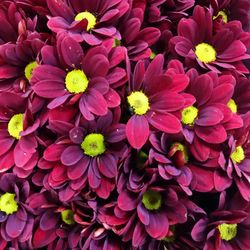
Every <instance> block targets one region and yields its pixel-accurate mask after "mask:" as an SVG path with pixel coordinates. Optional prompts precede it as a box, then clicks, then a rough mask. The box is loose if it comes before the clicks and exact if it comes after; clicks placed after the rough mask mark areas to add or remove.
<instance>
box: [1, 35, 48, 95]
mask: <svg viewBox="0 0 250 250" xmlns="http://www.w3.org/2000/svg"><path fill="white" fill-rule="evenodd" d="M41 39H42V37H41V36H40V34H38V33H33V34H32V35H29V36H28V38H27V40H25V41H23V42H20V43H18V44H11V43H6V44H3V45H1V46H0V56H1V58H2V60H1V63H0V81H1V84H0V89H1V90H2V91H12V92H27V91H28V90H29V81H30V79H31V77H32V73H33V70H34V68H36V67H37V66H38V64H39V59H38V55H39V53H40V52H41V48H42V47H43V46H44V42H43V41H42V40H41Z"/></svg>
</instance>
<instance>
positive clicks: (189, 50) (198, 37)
mask: <svg viewBox="0 0 250 250" xmlns="http://www.w3.org/2000/svg"><path fill="white" fill-rule="evenodd" d="M200 27H202V28H200ZM177 31H178V36H175V37H173V38H171V40H170V43H169V45H170V49H171V50H172V52H173V53H175V54H177V55H179V56H181V57H184V58H185V62H186V64H187V65H188V66H194V65H196V66H197V65H199V66H200V67H201V68H202V69H206V70H211V71H214V72H217V73H220V72H221V71H222V70H223V69H229V70H235V71H237V72H238V73H243V74H244V73H249V71H248V69H247V68H246V67H245V66H244V64H243V60H244V59H249V58H250V55H249V54H247V48H248V46H249V39H250V35H249V33H247V32H244V31H243V30H242V27H241V23H240V22H237V21H232V22H229V23H227V24H224V25H223V26H221V28H220V29H219V30H216V31H214V27H213V17H212V14H211V12H210V11H208V10H206V9H205V8H203V7H201V6H196V7H195V8H194V12H193V16H192V17H190V18H188V19H184V18H183V19H182V20H181V21H180V22H179V24H178V30H177Z"/></svg>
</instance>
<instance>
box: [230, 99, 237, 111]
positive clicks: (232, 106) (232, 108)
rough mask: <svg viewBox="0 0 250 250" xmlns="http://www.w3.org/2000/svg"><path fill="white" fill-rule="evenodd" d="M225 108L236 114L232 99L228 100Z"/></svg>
mask: <svg viewBox="0 0 250 250" xmlns="http://www.w3.org/2000/svg"><path fill="white" fill-rule="evenodd" d="M227 106H228V107H229V108H230V109H231V111H232V112H233V113H237V110H238V107H237V104H236V103H235V101H234V100H233V99H230V100H229V102H228V103H227Z"/></svg>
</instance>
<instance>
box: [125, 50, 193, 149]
mask: <svg viewBox="0 0 250 250" xmlns="http://www.w3.org/2000/svg"><path fill="white" fill-rule="evenodd" d="M163 62H164V59H163V56H162V55H158V56H156V57H155V59H154V60H153V61H152V62H151V63H150V64H149V65H148V67H147V68H146V69H145V65H144V62H143V61H140V62H138V63H137V65H136V67H135V70H134V75H133V78H132V80H131V84H130V89H129V94H128V96H127V102H128V104H129V108H130V110H131V112H132V114H133V115H132V117H131V118H130V119H129V121H128V123H127V125H126V135H127V138H128V141H129V143H130V145H131V146H132V147H134V148H137V149H139V148H141V147H142V146H143V145H144V144H145V143H146V141H147V139H148V136H149V132H150V130H151V127H152V128H154V129H156V130H158V131H163V132H166V133H178V132H180V130H181V124H180V121H179V120H178V118H177V117H176V116H175V115H173V114H172V113H174V112H178V111H180V110H181V109H182V108H183V107H184V105H185V98H184V97H183V96H182V95H181V94H179V92H181V91H182V90H183V89H184V88H185V87H186V86H187V85H188V82H189V79H188V77H187V76H185V75H178V77H176V78H170V76H167V75H163V71H162V66H163ZM180 79H181V80H180ZM177 82H178V85H177Z"/></svg>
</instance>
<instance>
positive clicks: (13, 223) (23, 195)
mask: <svg viewBox="0 0 250 250" xmlns="http://www.w3.org/2000/svg"><path fill="white" fill-rule="evenodd" d="M29 192H30V185H29V182H28V181H25V180H23V179H18V178H17V177H16V176H15V175H14V174H10V173H6V174H4V175H3V176H1V178H0V213H1V222H0V224H1V237H2V238H3V239H4V240H5V241H13V240H17V241H20V242H25V241H28V240H30V239H31V237H32V230H33V224H34V218H33V215H32V211H31V209H30V208H27V205H26V199H27V198H28V196H29Z"/></svg>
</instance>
